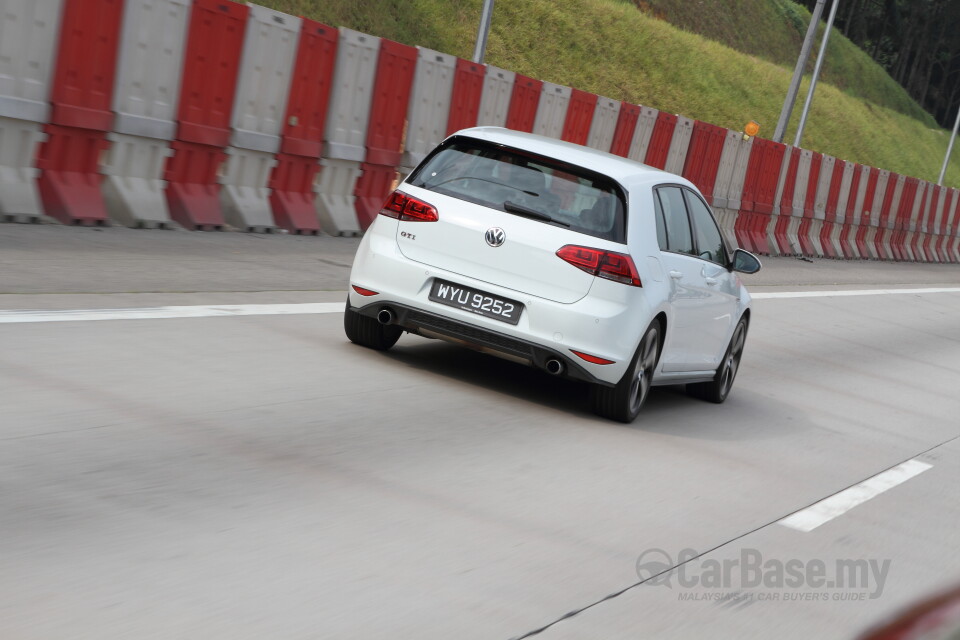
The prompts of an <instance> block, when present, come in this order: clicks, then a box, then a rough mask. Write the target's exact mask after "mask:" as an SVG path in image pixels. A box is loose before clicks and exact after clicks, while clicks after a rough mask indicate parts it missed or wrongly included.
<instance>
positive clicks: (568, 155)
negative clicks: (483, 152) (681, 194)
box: [453, 127, 687, 185]
mask: <svg viewBox="0 0 960 640" xmlns="http://www.w3.org/2000/svg"><path fill="white" fill-rule="evenodd" d="M453 135H457V136H469V137H471V138H477V139H479V140H485V141H488V142H493V143H496V144H505V145H507V146H510V147H515V148H518V149H523V150H525V151H531V152H533V153H536V154H538V155H541V156H546V157H548V158H554V159H557V160H562V161H564V162H569V163H571V164H575V165H580V166H583V167H588V168H590V169H592V170H593V171H596V172H598V173H602V174H604V175H607V176H610V177H611V178H613V179H614V180H617V181H618V182H620V183H621V184H624V185H626V184H628V183H637V182H643V183H645V182H651V181H664V180H669V181H670V182H682V183H686V182H687V181H686V180H684V179H683V178H680V177H679V176H675V175H673V174H670V173H667V172H665V171H661V170H660V169H657V168H655V167H651V166H649V165H645V164H642V163H640V162H636V161H635V160H630V159H628V158H624V157H622V156H618V155H614V154H612V153H606V152H604V151H597V150H596V149H591V148H590V147H585V146H583V145H579V144H574V143H573V142H566V141H564V140H557V139H555V138H548V137H546V136H540V135H536V134H533V133H524V132H522V131H513V130H511V129H504V128H503V127H473V128H470V129H461V130H460V131H457V132H456V133H454V134H453Z"/></svg>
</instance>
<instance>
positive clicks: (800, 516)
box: [778, 460, 933, 532]
mask: <svg viewBox="0 0 960 640" xmlns="http://www.w3.org/2000/svg"><path fill="white" fill-rule="evenodd" d="M932 466H933V465H930V464H927V463H926V462H920V461H919V460H907V461H906V462H904V463H903V464H898V465H897V466H895V467H893V468H892V469H887V470H886V471H884V472H882V473H878V474H877V475H875V476H873V477H872V478H868V479H866V480H864V481H863V482H861V483H860V484H858V485H854V486H852V487H850V488H849V489H844V490H843V491H841V492H840V493H835V494H834V495H832V496H830V497H829V498H824V499H823V500H821V501H820V502H817V503H816V504H812V505H810V506H809V507H807V508H806V509H802V510H800V511H797V512H796V513H792V514H790V515H789V516H787V517H786V518H784V519H783V520H780V521H779V522H778V524H782V525H783V526H785V527H790V528H791V529H796V530H797V531H803V532H808V531H813V530H814V529H816V528H817V527H819V526H820V525H822V524H823V523H825V522H829V521H830V520H833V519H834V518H836V517H837V516H839V515H842V514H844V513H846V512H847V511H849V510H850V509H853V508H854V507H855V506H857V505H859V504H863V503H864V502H866V501H867V500H869V499H871V498H875V497H876V496H878V495H880V494H881V493H883V492H884V491H887V490H888V489H892V488H893V487H895V486H897V485H898V484H901V483H903V482H906V481H907V480H909V479H910V478H912V477H914V476H915V475H918V474H921V473H923V472H924V471H926V470H927V469H930V468H931V467H932Z"/></svg>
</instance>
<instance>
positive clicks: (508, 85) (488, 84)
mask: <svg viewBox="0 0 960 640" xmlns="http://www.w3.org/2000/svg"><path fill="white" fill-rule="evenodd" d="M515 79H516V74H515V73H514V72H513V71H507V70H506V69H500V68H498V67H494V66H490V65H487V70H486V73H485V74H484V76H483V93H482V95H481V96H480V110H479V112H478V113H477V126H481V127H483V126H489V127H503V126H506V124H507V114H508V113H509V112H510V98H511V96H513V84H514V81H515Z"/></svg>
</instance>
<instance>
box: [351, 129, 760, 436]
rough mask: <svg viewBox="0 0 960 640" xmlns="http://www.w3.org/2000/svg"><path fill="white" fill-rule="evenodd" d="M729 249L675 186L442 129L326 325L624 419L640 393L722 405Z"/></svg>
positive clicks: (545, 146)
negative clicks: (529, 372) (518, 380)
mask: <svg viewBox="0 0 960 640" xmlns="http://www.w3.org/2000/svg"><path fill="white" fill-rule="evenodd" d="M759 269H760V262H759V260H758V259H757V258H756V257H755V256H753V255H752V254H750V253H747V252H746V251H743V250H740V249H737V250H735V251H733V252H731V251H730V250H729V248H728V247H727V246H726V245H725V243H724V240H723V235H722V234H721V233H720V229H719V228H718V226H717V223H716V221H715V220H714V218H713V214H712V213H711V211H710V208H709V207H708V206H707V204H706V202H705V201H704V199H703V197H702V196H701V195H700V192H699V191H698V190H697V188H696V187H695V186H694V185H693V184H692V183H690V182H689V181H687V180H685V179H683V178H681V177H679V176H676V175H673V174H670V173H665V172H663V171H660V170H658V169H654V168H651V167H648V166H646V165H643V164H639V163H637V162H633V161H631V160H627V159H625V158H621V157H619V156H615V155H611V154H608V153H602V152H600V151H595V150H593V149H589V148H587V147H583V146H580V145H576V144H571V143H568V142H561V141H558V140H554V139H550V138H545V137H542V136H537V135H531V134H526V133H519V132H516V131H510V130H507V129H501V128H496V127H478V128H473V129H465V130H463V131H459V132H457V133H455V134H453V135H452V136H450V137H449V138H447V139H446V140H445V141H444V142H443V143H441V144H440V145H439V146H438V147H437V148H436V149H434V150H433V151H432V152H431V153H430V154H429V155H428V156H427V157H426V158H425V159H424V161H423V162H422V163H421V164H420V165H419V166H418V167H417V168H416V169H415V170H414V171H413V172H412V173H411V174H410V175H409V176H408V177H407V178H406V179H405V180H404V181H403V182H402V183H401V184H400V185H399V187H398V188H397V190H396V191H394V192H393V193H392V194H391V195H390V196H389V197H388V199H387V201H386V203H385V204H384V206H383V209H382V210H381V211H380V215H379V216H377V219H376V220H375V222H374V223H373V224H372V225H371V226H370V228H369V229H368V230H367V232H366V234H365V235H364V237H363V240H362V241H361V243H360V246H359V248H358V250H357V255H356V258H355V259H354V263H353V269H352V271H351V274H350V284H351V289H350V291H349V296H348V299H347V306H346V313H345V316H344V328H345V330H346V334H347V337H348V338H349V339H350V340H352V341H353V342H355V343H357V344H360V345H363V346H366V347H370V348H373V349H389V348H390V347H392V346H393V345H394V344H395V343H396V341H397V339H398V338H399V337H400V335H401V334H402V333H403V332H404V331H406V332H410V333H414V334H418V335H421V336H424V337H427V338H441V339H444V340H448V341H451V342H455V343H458V344H461V345H463V346H466V347H470V348H472V349H476V350H479V351H482V352H485V353H489V354H493V355H497V356H500V357H503V358H506V359H508V360H513V361H515V362H520V363H524V364H527V365H530V366H533V367H537V368H539V369H542V370H544V371H546V372H547V373H548V374H551V375H554V376H564V377H567V378H572V379H576V380H582V381H585V382H587V383H589V384H590V389H591V394H590V396H591V404H592V406H593V409H594V411H595V412H596V413H597V414H599V415H601V416H604V417H607V418H611V419H614V420H619V421H622V422H631V421H633V419H634V418H636V416H637V414H638V412H639V411H640V407H641V406H642V405H643V403H644V401H645V400H646V398H647V395H648V393H649V391H650V388H651V386H656V385H676V384H686V385H687V389H688V390H689V391H690V392H691V393H692V394H693V395H695V396H698V397H701V398H704V399H707V400H710V401H713V402H723V401H724V400H725V399H726V397H727V394H729V393H730V388H731V386H732V385H733V381H734V378H735V377H736V374H737V369H738V367H739V364H740V358H741V356H742V354H743V347H744V342H745V340H746V336H747V329H748V327H749V323H750V295H749V294H748V293H747V290H746V288H745V287H744V286H743V284H742V283H741V281H740V278H739V276H738V274H737V272H744V273H754V272H756V271H758V270H759Z"/></svg>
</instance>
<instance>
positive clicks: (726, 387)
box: [687, 318, 747, 404]
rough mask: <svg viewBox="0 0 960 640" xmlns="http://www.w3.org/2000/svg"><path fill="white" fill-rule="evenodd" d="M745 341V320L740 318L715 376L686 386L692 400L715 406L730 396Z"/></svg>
mask: <svg viewBox="0 0 960 640" xmlns="http://www.w3.org/2000/svg"><path fill="white" fill-rule="evenodd" d="M746 341H747V319H746V318H740V322H738V323H737V326H736V328H735V329H734V330H733V336H732V337H731V338H730V344H729V345H727V350H726V352H725V353H724V354H723V360H721V361H720V367H719V368H718V369H717V375H716V376H714V378H713V380H711V381H710V382H698V383H696V384H688V385H687V393H689V394H690V395H691V396H693V397H694V398H700V399H701V400H706V401H707V402H713V403H716V404H720V403H722V402H723V401H724V400H726V399H727V396H728V395H730V389H732V388H733V381H734V379H735V378H736V377H737V371H739V370H740V358H741V357H743V346H744V344H745V343H746Z"/></svg>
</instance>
